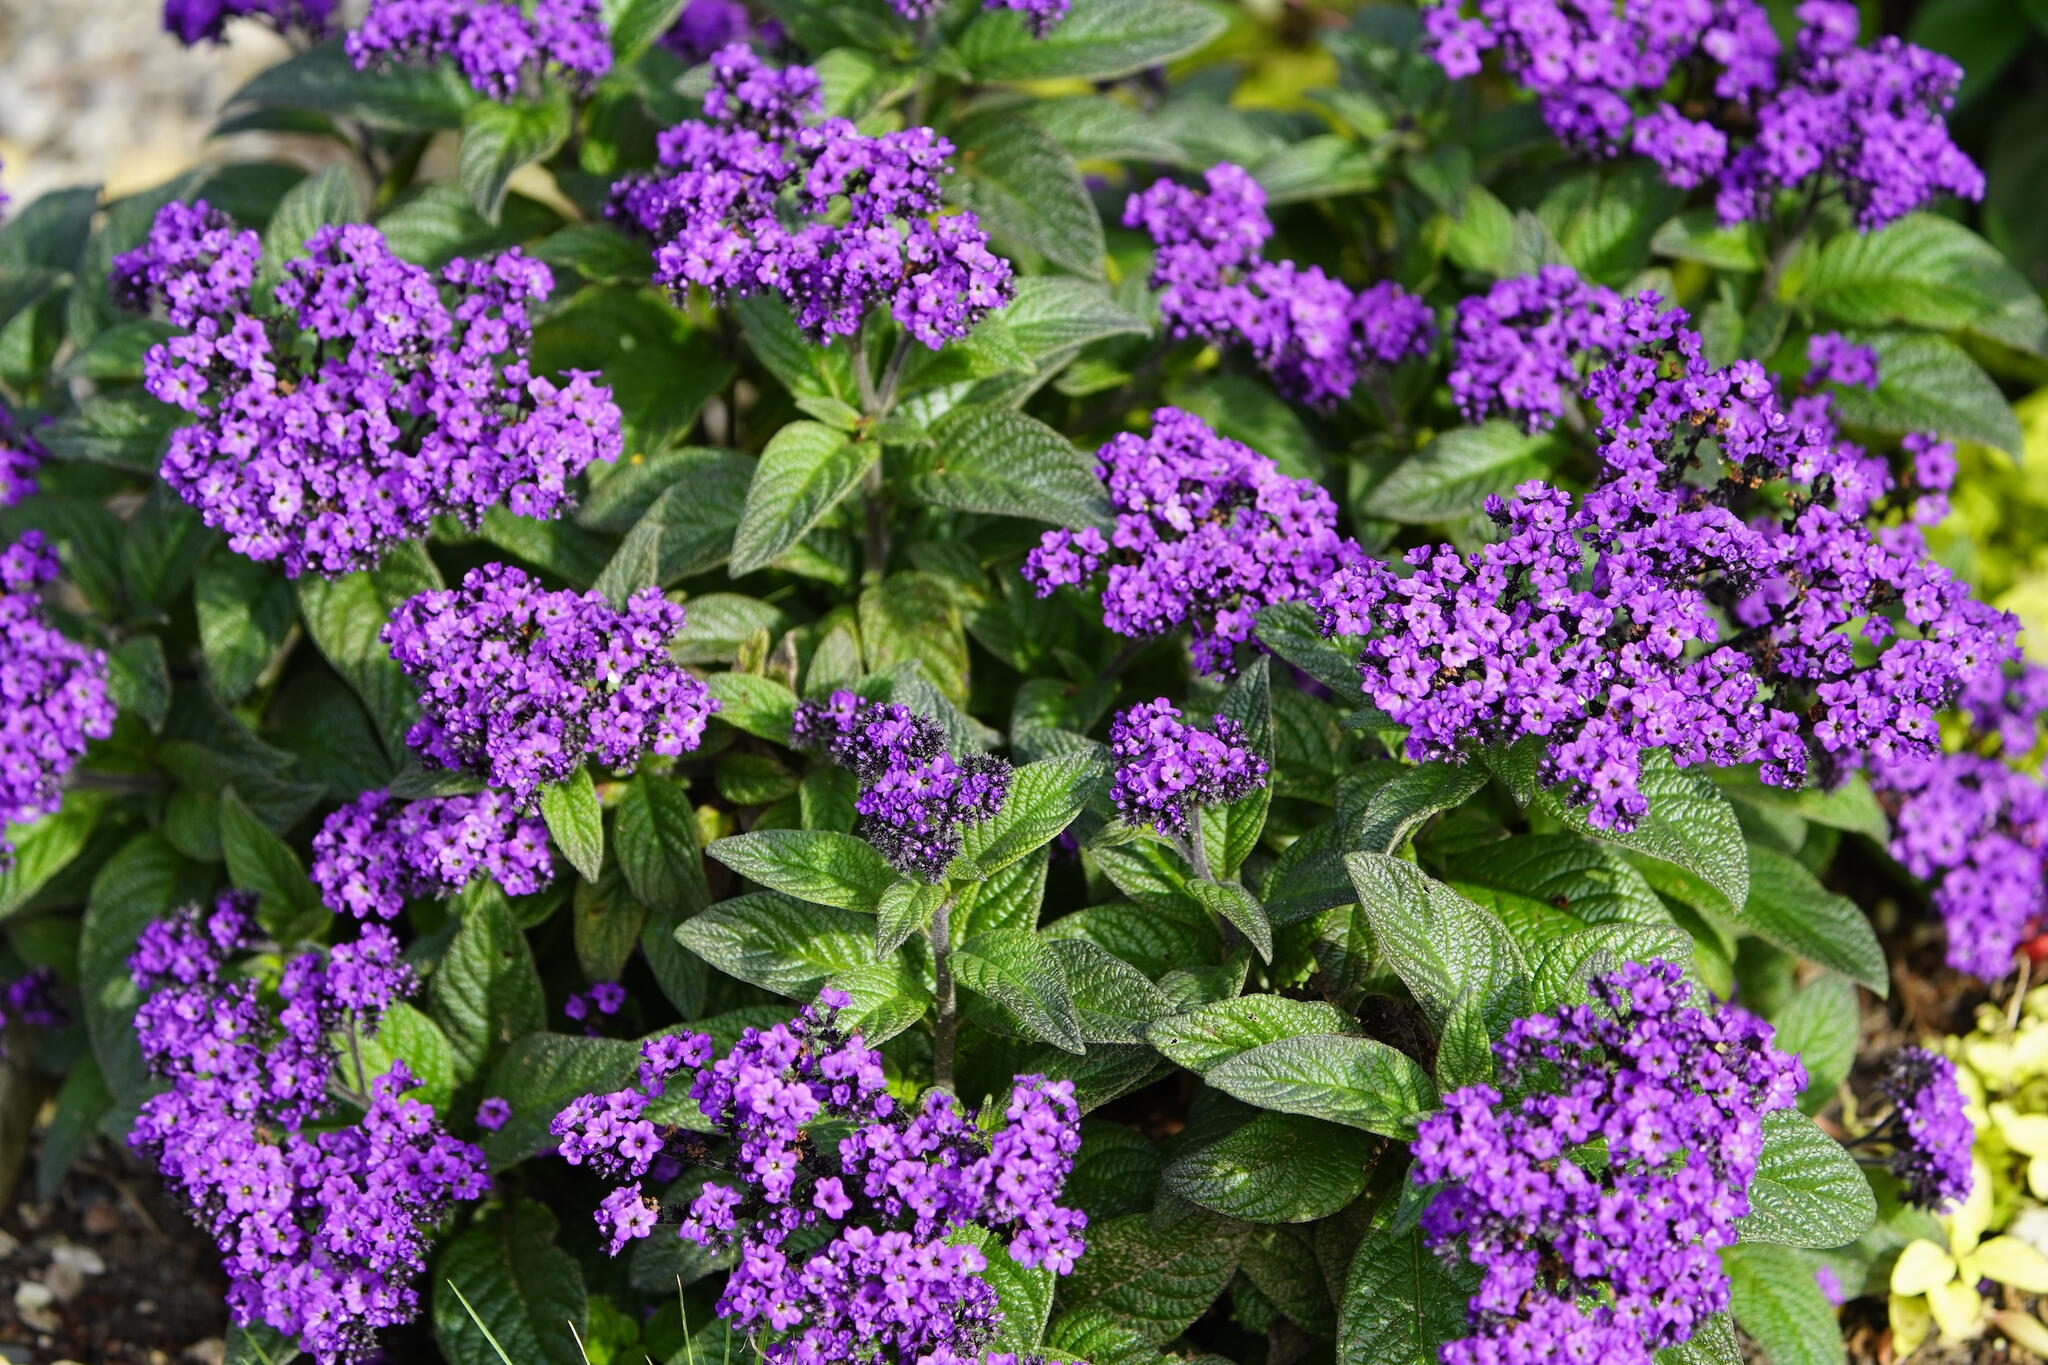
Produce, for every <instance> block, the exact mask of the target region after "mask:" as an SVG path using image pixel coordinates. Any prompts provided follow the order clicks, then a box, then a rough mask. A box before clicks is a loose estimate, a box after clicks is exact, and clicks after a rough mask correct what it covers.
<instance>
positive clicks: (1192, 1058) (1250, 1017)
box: [1145, 995, 1357, 1072]
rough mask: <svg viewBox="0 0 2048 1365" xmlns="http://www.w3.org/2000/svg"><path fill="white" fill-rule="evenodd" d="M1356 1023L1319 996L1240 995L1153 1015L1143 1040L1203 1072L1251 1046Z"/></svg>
mask: <svg viewBox="0 0 2048 1365" xmlns="http://www.w3.org/2000/svg"><path fill="white" fill-rule="evenodd" d="M1356 1027H1357V1025H1356V1022H1355V1021H1354V1020H1353V1019H1352V1018H1351V1016H1349V1015H1347V1014H1345V1013H1344V1012H1343V1011H1342V1010H1340V1009H1338V1008H1336V1007H1335V1006H1334V1005H1326V1004H1324V1003H1323V1002H1322V1001H1320V1000H1294V999H1291V998H1289V997H1287V996H1284V995H1243V996H1239V997H1237V998H1236V999H1234V1000H1219V1001H1217V1002H1215V1003H1214V1004H1209V1005H1199V1006H1197V1007H1195V1008H1194V1009H1191V1010H1187V1011H1185V1012H1183V1013H1180V1014H1169V1015H1166V1016H1164V1017H1163V1018H1159V1019H1154V1020H1153V1021H1152V1022H1151V1023H1150V1024H1149V1025H1147V1026H1146V1028H1145V1041H1146V1042H1148V1043H1150V1044H1152V1046H1153V1047H1155V1048H1157V1049H1159V1051H1161V1052H1162V1053H1164V1054H1166V1056H1168V1057H1169V1058H1171V1059H1172V1060H1173V1061H1175V1062H1177V1063H1179V1064H1180V1065H1181V1066H1184V1067H1186V1068H1188V1070H1190V1071H1200V1072H1207V1071H1209V1070H1210V1069H1211V1068H1212V1067H1215V1066H1218V1065H1220V1064H1222V1063H1224V1062H1227V1061H1229V1060H1230V1059H1231V1058H1233V1057H1236V1056H1238V1055H1239V1054H1240V1053H1244V1052H1249V1051H1250V1050H1252V1049H1253V1048H1256V1047H1262V1046H1264V1045H1265V1044H1268V1043H1273V1042H1278V1041H1280V1040H1281V1039H1285V1038H1294V1037H1299V1036H1302V1035H1307V1034H1331V1033H1347V1032H1351V1031H1353V1030H1355V1029H1356Z"/></svg>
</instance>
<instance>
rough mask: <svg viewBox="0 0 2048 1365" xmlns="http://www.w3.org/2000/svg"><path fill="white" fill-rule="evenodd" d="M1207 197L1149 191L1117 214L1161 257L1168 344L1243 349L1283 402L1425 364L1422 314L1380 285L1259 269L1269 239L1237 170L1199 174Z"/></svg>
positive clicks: (1261, 204)
mask: <svg viewBox="0 0 2048 1365" xmlns="http://www.w3.org/2000/svg"><path fill="white" fill-rule="evenodd" d="M1203 178H1204V180H1205V181H1206V183H1207V185H1208V189H1207V190H1206V191H1204V190H1197V189H1193V188H1190V187H1188V186H1186V185H1180V184H1176V183H1175V182H1173V181H1171V180H1160V181H1157V182H1155V183H1154V184H1153V185H1152V187H1151V188H1149V189H1147V190H1145V191H1144V192H1143V193H1141V194H1134V195H1132V196H1131V198H1130V200H1129V201H1128V202H1127V203H1126V204H1125V205H1124V226H1125V227H1134V228H1143V229H1144V230H1145V232H1146V233H1147V234H1148V235H1149V236H1150V237H1151V238H1152V241H1153V244H1154V245H1155V246H1156V247H1157V248H1158V250H1157V253H1156V254H1155V256H1154V257H1153V264H1152V287H1153V288H1154V289H1157V290H1158V291H1159V308H1160V312H1161V314H1162V315H1163V316H1164V318H1165V320H1166V325H1167V326H1168V327H1169V328H1170V329H1171V330H1172V332H1173V334H1174V335H1175V336H1176V337H1198V338H1200V339H1201V340H1203V341H1206V342H1208V343H1210V344H1211V345H1215V346H1236V345H1243V346H1246V347H1249V348H1250V350H1251V352H1252V355H1253V358H1254V359H1255V360H1256V361H1257V363H1258V366H1259V368H1260V369H1262V370H1265V371H1266V372H1267V373H1268V374H1270V375H1271V376H1272V378H1273V383H1274V384H1275V385H1276V386H1277V387H1278V388H1279V389H1280V391H1281V392H1282V393H1284V394H1286V395H1287V396H1288V397H1290V398H1293V399H1296V400H1298V401H1300V402H1303V403H1311V404H1314V405H1316V406H1318V407H1329V406H1330V405H1332V404H1334V403H1337V402H1340V401H1342V400H1343V399H1344V398H1345V397H1346V396H1347V395H1348V394H1349V393H1350V392H1351V389H1352V386H1353V385H1355V384H1356V383H1357V382H1358V376H1359V374H1360V373H1361V372H1362V371H1364V370H1365V369H1367V368H1368V367H1371V366H1378V367H1381V368H1386V367H1390V366H1393V365H1398V364H1400V363H1401V362H1402V361H1403V360H1407V359H1410V358H1412V357H1415V356H1419V355H1423V354H1425V353H1426V352H1427V351H1428V350H1429V347H1430V344H1431V343H1432V342H1434V341H1435V339H1436V319H1435V318H1433V317H1432V316H1431V315H1430V311H1429V307H1428V305H1427V304H1425V303H1423V301H1422V300H1421V299H1419V298H1417V297H1415V296H1414V295H1413V294H1410V293H1408V292H1407V291H1406V290H1404V289H1402V288H1401V287H1400V286H1399V285H1396V284H1392V283H1390V282H1382V283H1379V284H1376V285H1373V286H1372V287H1370V288H1368V289H1366V290H1364V291H1362V292H1357V293H1354V292H1353V291H1352V290H1351V289H1350V287H1349V286H1347V285H1345V284H1344V283H1343V282H1342V281H1341V280H1333V279H1331V278H1330V277H1329V276H1328V275H1326V274H1324V273H1323V271H1322V269H1321V268H1320V267H1318V266H1302V265H1297V264H1295V263H1294V262H1293V261H1264V260H1261V259H1260V253H1261V252H1262V251H1263V250H1264V249H1265V245H1266V239H1267V238H1268V237H1270V236H1272V235H1273V224H1272V222H1271V221H1270V220H1269V219H1268V218H1267V217H1266V192H1265V191H1264V190H1263V189H1261V188H1260V187H1259V183H1258V181H1256V180H1254V179H1252V178H1251V176H1250V175H1249V174H1248V173H1247V172H1246V171H1245V170H1244V168H1243V167H1241V166H1233V165H1231V164H1230V163H1229V162H1223V163H1221V164H1219V165H1216V166H1212V167H1210V168H1209V170H1208V171H1207V172H1205V173H1204V177H1203Z"/></svg>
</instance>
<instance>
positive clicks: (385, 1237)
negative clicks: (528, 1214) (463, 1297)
mask: <svg viewBox="0 0 2048 1365" xmlns="http://www.w3.org/2000/svg"><path fill="white" fill-rule="evenodd" d="M255 946H256V944H255V933H254V928H253V925H252V924H251V922H250V919H249V916H248V913H247V910H246V908H245V906H244V903H243V902H242V901H241V900H240V899H238V898H236V897H234V896H228V897H224V898H222V899H221V900H220V901H219V902H218V903H217V904H216V905H215V907H214V909H213V910H212V911H211V912H204V913H203V912H201V911H200V909H199V908H198V907H197V906H186V907H184V908H183V909H181V910H178V911H175V912H173V913H172V914H171V915H170V917H169V918H167V919H161V920H157V921H155V922H154V923H152V924H150V925H149V926H148V927H147V928H145V929H144V930H143V932H142V935H141V937H140V939H139V940H138V942H137V944H136V949H135V954H134V956H133V957H132V958H131V959H130V968H131V970H132V972H133V974H134V978H135V983H136V985H137V986H138V987H140V988H141V990H142V992H143V994H144V997H145V998H144V1000H143V1003H142V1005H141V1007H140V1009H138V1010H137V1012H136V1018H135V1029H136V1039H137V1041H138V1042H139V1043H140V1044H141V1046H142V1054H143V1058H144V1060H145V1061H147V1062H148V1064H149V1068H150V1070H151V1071H152V1072H153V1073H154V1074H155V1075H157V1076H158V1077H160V1078H161V1079H162V1080H164V1081H166V1082H167V1083H168V1085H169V1088H168V1089H167V1090H165V1091H163V1092H161V1093H159V1094H156V1095H153V1096H151V1097H150V1098H149V1099H147V1100H145V1101H144V1102H143V1106H142V1112H141V1114H140V1115H139V1116H138V1117H137V1118H136V1120H135V1126H134V1128H133V1130H132V1131H131V1132H130V1134H129V1141H130V1142H131V1143H132V1144H134V1146H135V1147H137V1148H138V1149H140V1150H142V1151H144V1152H147V1153H149V1154H150V1155H152V1156H153V1157H155V1158H156V1160H157V1164H158V1167H159V1169H160V1170H161V1171H162V1173H163V1176H164V1178H165V1180H166V1181H168V1182H169V1183H170V1185H171V1187H172V1188H173V1189H175V1190H177V1191H178V1192H179V1193H180V1194H181V1195H183V1197H184V1198H185V1200H186V1201H187V1203H189V1204H190V1206H191V1210H192V1215H193V1217H194V1219H195V1220H196V1221H197V1222H198V1223H199V1225H200V1226H201V1227H202V1228H204V1229H205V1230H206V1232H207V1233H208V1234H209V1235H210V1236H212V1237H213V1239H214V1241H215V1243H216V1245H217V1246H218V1247H219V1249H220V1252H221V1258H222V1262H221V1263H222V1269H223V1270H225V1271H226V1272H227V1275H228V1309H229V1313H230V1316H231V1317H232V1319H233V1320H234V1321H235V1322H236V1323H240V1324H247V1323H256V1322H262V1323H267V1324H268V1325H270V1326H271V1327H273V1328H275V1329H277V1330H278V1331H279V1332H282V1333H283V1334H284V1335H286V1336H287V1337H292V1338H295V1339H296V1340H297V1341H298V1342H299V1344H300V1346H301V1347H302V1348H303V1349H305V1350H306V1351H307V1352H309V1353H310V1354H311V1355H312V1356H313V1357H314V1358H315V1359H316V1360H318V1361H320V1362H321V1363H322V1365H329V1362H354V1361H361V1360H365V1359H368V1358H369V1357H370V1356H372V1355H373V1354H374V1352H375V1349H376V1330H377V1329H378V1328H380V1327H388V1326H394V1325H396V1324H399V1323H404V1322H410V1321H411V1320H412V1318H413V1317H414V1315H415V1314H416V1313H417V1312H418V1310H419V1295H418V1292H417V1290H416V1289H415V1288H414V1280H415V1278H416V1277H417V1275H418V1274H419V1272H420V1271H421V1270H422V1269H424V1268H425V1265H426V1257H427V1252H428V1250H429V1248H430V1246H431V1236H432V1233H433V1230H434V1225H435V1224H436V1223H437V1222H439V1221H440V1219H441V1217H442V1215H443V1214H444V1213H445V1212H446V1211H447V1209H448V1208H449V1207H450V1205H451V1204H453V1203H454V1202H455V1201H457V1200H467V1199H475V1198H477V1197H479V1196H480V1195H482V1194H483V1192H484V1189H485V1187H486V1184H487V1181H486V1176H485V1166H484V1158H483V1153H481V1152H480V1151H478V1150H477V1149H476V1148H475V1147H472V1146H471V1145H470V1144H468V1143H466V1142H461V1141H458V1140H457V1139H455V1138H452V1137H450V1136H448V1135H447V1133H446V1132H444V1131H443V1130H442V1128H441V1126H440V1123H439V1121H438V1119H437V1118H436V1116H435V1114H434V1111H433V1109H432V1107H431V1106H429V1105H426V1104H424V1103H421V1102H420V1101H419V1100H416V1099H407V1098H405V1093H406V1092H407V1091H408V1090H411V1089H413V1088H415V1087H416V1086H417V1085H418V1084H419V1081H418V1079H417V1078H416V1077H414V1076H413V1075H412V1073H411V1072H410V1071H408V1070H407V1068H406V1066H405V1064H404V1063H403V1062H394V1063H392V1064H391V1067H390V1069H389V1070H387V1071H386V1072H384V1073H383V1074H381V1075H377V1076H366V1075H364V1074H363V1071H362V1068H361V1064H360V1062H355V1061H353V1060H351V1062H348V1063H344V1062H343V1061H342V1060H341V1058H340V1056H339V1055H338V1054H337V1053H336V1050H335V1045H334V1041H333V1040H334V1039H335V1038H336V1037H337V1036H346V1035H348V1034H349V1033H350V1032H351V1031H361V1032H364V1033H374V1032H375V1031H376V1028H377V1025H378V1023H379V1021H380V1020H381V1019H382V1017H383V1015H384V1012H385V1011H386V1010H387V1009H388V1008H389V1007H390V1006H391V1004H392V1003H393V1002H394V1001H395V1000H397V999H399V998H400V997H402V996H404V995H407V994H410V993H411V992H412V991H413V990H414V989H415V988H416V986H417V984H418V983H417V982H416V980H415V979H414V977H413V975H412V972H411V969H410V968H408V967H406V966H405V965H404V964H403V963H402V962H400V961H399V959H398V944H397V941H396V940H395V939H393V938H392V936H391V934H390V932H389V931H388V930H386V929H385V928H383V926H381V925H375V924H371V925H365V926H364V928H363V930H362V934H361V936H360V937H359V938H358V939H357V940H356V941H355V942H353V943H347V944H343V945H341V946H339V947H337V948H334V949H333V950H331V951H330V952H328V953H325V954H322V953H319V952H309V953H305V954H302V955H300V956H298V957H294V958H291V959H290V960H288V961H286V962H285V963H284V964H283V967H282V969H281V971H280V972H279V973H278V974H277V976H276V978H275V985H274V989H273V990H264V989H261V988H259V984H258V981H257V979H256V977H255V974H254V969H255V968H256V967H257V966H258V965H259V962H258V961H257V960H245V959H243V958H241V957H240V956H239V955H240V954H242V953H244V952H245V951H249V950H252V949H254V948H255ZM337 1094H338V1095H341V1096H344V1097H346V1101H345V1102H346V1103H347V1105H348V1106H349V1108H350V1109H352V1110H354V1111H355V1113H356V1114H357V1115H359V1116H353V1115H351V1116H349V1117H341V1116H339V1115H337V1114H336V1112H335V1110H336V1104H337V1101H336V1099H335V1096H336V1095H337Z"/></svg>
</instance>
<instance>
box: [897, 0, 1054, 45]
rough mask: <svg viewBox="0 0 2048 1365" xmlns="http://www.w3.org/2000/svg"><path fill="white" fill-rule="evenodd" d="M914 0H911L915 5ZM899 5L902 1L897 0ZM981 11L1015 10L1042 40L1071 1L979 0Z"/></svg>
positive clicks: (1035, 35) (1052, 28) (1032, 32)
mask: <svg viewBox="0 0 2048 1365" xmlns="http://www.w3.org/2000/svg"><path fill="white" fill-rule="evenodd" d="M915 2H916V0H912V3H915ZM897 3H898V4H899V5H901V4H902V3H904V0H897ZM981 7H982V8H983V9H994V10H1002V9H1010V10H1016V11H1018V12H1019V13H1021V14H1022V15H1023V16H1024V22H1025V23H1026V24H1027V25H1028V26H1029V27H1030V29H1031V36H1032V37H1034V38H1043V37H1044V36H1045V35H1046V34H1048V33H1051V32H1052V31H1053V30H1054V29H1056V28H1058V27H1059V26H1060V22H1061V21H1062V20H1064V19H1065V18H1066V17H1067V11H1068V10H1069V9H1070V8H1072V0H981Z"/></svg>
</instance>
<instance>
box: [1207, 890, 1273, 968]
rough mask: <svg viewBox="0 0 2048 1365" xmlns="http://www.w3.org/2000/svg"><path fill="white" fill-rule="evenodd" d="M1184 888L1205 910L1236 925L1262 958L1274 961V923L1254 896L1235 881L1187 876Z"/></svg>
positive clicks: (1265, 960)
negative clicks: (1185, 887) (1219, 880)
mask: <svg viewBox="0 0 2048 1365" xmlns="http://www.w3.org/2000/svg"><path fill="white" fill-rule="evenodd" d="M1187 889H1188V894H1189V895H1191V896H1193V897H1194V898H1195V900H1196V901H1197V902H1198V903H1199V904H1200V905H1201V907H1202V908H1203V909H1204V910H1207V911H1208V912H1209V913H1210V914H1212V915H1215V916H1216V917H1217V918H1219V919H1222V920H1224V921H1226V922H1228V923H1229V924H1231V925H1233V926H1235V928H1236V929H1237V931H1238V932H1239V933H1241V934H1243V935H1244V937H1245V941H1246V942H1247V943H1249V944H1251V945H1252V947H1253V948H1254V949H1255V950H1257V952H1258V954H1259V958H1260V960H1261V961H1264V962H1271V961H1272V960H1273V922H1272V921H1271V920H1269V919H1267V918H1266V907H1264V906H1263V905H1260V904H1259V898H1258V897H1257V896H1254V895H1253V894H1252V893H1251V892H1249V891H1247V890H1245V889H1244V888H1243V887H1242V886H1239V885H1238V884H1237V883H1236V882H1216V881H1209V880H1207V879H1206V878H1202V877H1193V878H1190V879H1189V880H1188V883H1187Z"/></svg>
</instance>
